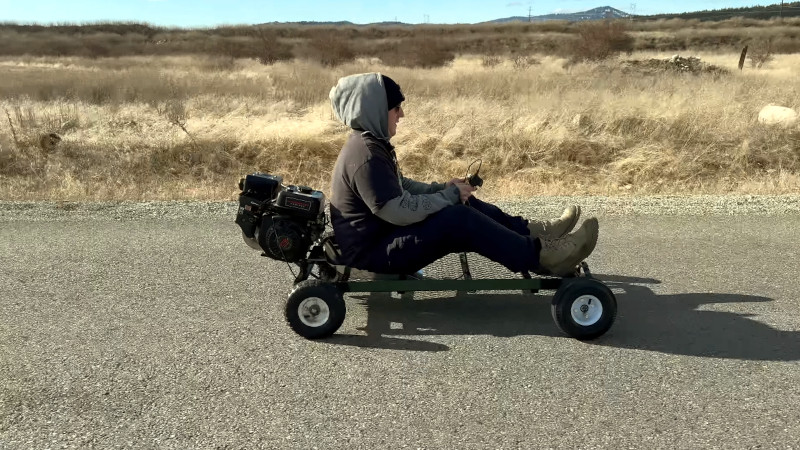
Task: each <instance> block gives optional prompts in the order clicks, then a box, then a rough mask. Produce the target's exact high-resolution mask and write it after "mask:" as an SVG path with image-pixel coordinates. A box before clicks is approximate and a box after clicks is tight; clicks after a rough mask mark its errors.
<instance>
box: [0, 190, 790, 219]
mask: <svg viewBox="0 0 800 450" xmlns="http://www.w3.org/2000/svg"><path fill="white" fill-rule="evenodd" d="M495 203H496V204H497V205H498V206H501V207H502V208H503V209H504V210H506V211H507V212H509V213H513V214H521V215H526V214H535V213H536V212H537V211H541V212H542V213H551V212H557V211H560V209H561V208H563V207H564V205H567V204H578V205H581V207H582V209H583V211H584V214H591V215H596V216H624V215H637V216H649V215H653V216H661V215H663V216H736V215H756V216H762V215H763V216H770V215H785V214H791V215H800V195H799V194H790V195H731V196H720V195H696V196H636V197H633V196H631V197H627V196H620V197H600V196H554V197H534V198H528V199H506V200H500V201H496V202H495ZM236 205H237V204H236V202H203V201H191V202H190V201H168V202H85V203H84V202H53V201H47V202H12V201H0V222H14V221H34V222H36V221H60V220H98V219H105V220H135V219H146V218H158V219H170V218H174V219H181V218H185V217H204V218H206V217H209V218H210V217H223V216H233V215H235V214H236Z"/></svg>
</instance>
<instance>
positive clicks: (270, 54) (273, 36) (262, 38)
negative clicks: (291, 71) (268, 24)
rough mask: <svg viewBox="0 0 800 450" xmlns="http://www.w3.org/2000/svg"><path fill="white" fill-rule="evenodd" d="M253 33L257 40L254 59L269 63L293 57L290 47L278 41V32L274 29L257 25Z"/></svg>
mask: <svg viewBox="0 0 800 450" xmlns="http://www.w3.org/2000/svg"><path fill="white" fill-rule="evenodd" d="M254 34H255V37H256V39H257V40H258V50H257V55H256V59H257V60H258V62H260V63H261V64H264V65H270V64H274V63H276V62H278V61H285V60H289V59H292V58H294V54H293V53H292V47H291V46H290V45H288V44H284V43H283V42H280V41H279V40H278V34H277V33H276V32H275V31H274V30H269V29H267V28H265V27H259V28H256V30H255V32H254Z"/></svg>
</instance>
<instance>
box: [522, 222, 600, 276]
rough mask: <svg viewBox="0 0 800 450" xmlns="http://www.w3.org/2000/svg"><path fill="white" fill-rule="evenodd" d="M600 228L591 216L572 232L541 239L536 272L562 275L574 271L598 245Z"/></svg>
mask: <svg viewBox="0 0 800 450" xmlns="http://www.w3.org/2000/svg"><path fill="white" fill-rule="evenodd" d="M598 230H599V225H598V223H597V219H596V218H594V217H590V218H588V219H586V220H585V221H584V222H583V224H582V225H581V227H580V228H578V230H577V231H575V232H574V233H572V234H568V235H566V236H564V237H561V238H556V239H540V241H541V242H542V251H541V253H539V269H538V270H537V271H536V272H537V273H542V274H548V275H557V276H560V277H564V276H568V275H571V274H572V273H574V272H575V267H577V265H578V264H579V263H580V262H581V261H583V260H584V259H585V258H586V257H587V256H589V254H590V253H592V251H593V250H594V247H595V245H597V234H598Z"/></svg>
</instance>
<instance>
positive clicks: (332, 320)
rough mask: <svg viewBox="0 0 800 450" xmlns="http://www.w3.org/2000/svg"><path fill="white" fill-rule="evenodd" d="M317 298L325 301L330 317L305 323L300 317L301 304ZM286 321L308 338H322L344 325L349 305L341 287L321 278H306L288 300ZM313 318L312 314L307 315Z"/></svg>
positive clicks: (298, 332) (293, 290) (295, 288)
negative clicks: (346, 304)
mask: <svg viewBox="0 0 800 450" xmlns="http://www.w3.org/2000/svg"><path fill="white" fill-rule="evenodd" d="M310 298H317V299H319V300H321V301H322V302H324V303H325V306H327V309H328V317H327V319H326V320H324V322H321V323H319V324H315V325H314V326H311V325H308V324H306V323H303V318H301V317H300V315H301V314H302V313H301V312H300V306H301V305H302V304H303V301H304V300H306V299H310ZM285 313H286V322H287V323H288V324H289V327H290V328H291V329H292V330H294V332H295V333H297V334H299V335H300V336H302V337H304V338H306V339H322V338H326V337H329V336H331V335H332V334H333V333H336V331H337V330H338V329H339V327H340V326H342V322H344V316H345V314H346V313H347V307H346V306H345V303H344V297H343V296H342V293H341V292H340V291H339V289H337V288H336V286H334V285H333V284H331V283H327V282H325V281H321V280H305V281H302V282H300V283H297V284H296V285H295V286H294V289H292V292H291V293H290V294H289V298H288V299H287V300H286V311H285ZM306 317H307V318H311V316H306Z"/></svg>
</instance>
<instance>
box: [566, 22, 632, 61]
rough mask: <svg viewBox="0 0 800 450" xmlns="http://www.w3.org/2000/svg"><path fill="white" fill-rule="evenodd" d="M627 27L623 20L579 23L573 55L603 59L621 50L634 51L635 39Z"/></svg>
mask: <svg viewBox="0 0 800 450" xmlns="http://www.w3.org/2000/svg"><path fill="white" fill-rule="evenodd" d="M625 27H626V25H625V23H624V22H622V21H598V22H582V23H580V24H578V40H577V42H576V43H575V47H574V49H573V50H574V55H573V56H574V57H575V58H576V59H579V60H591V61H601V60H604V59H608V58H610V57H612V56H616V55H618V54H619V53H620V52H626V53H630V52H632V51H633V44H634V39H633V38H632V37H631V36H630V35H629V34H628V33H626V31H625V30H626V28H625Z"/></svg>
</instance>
